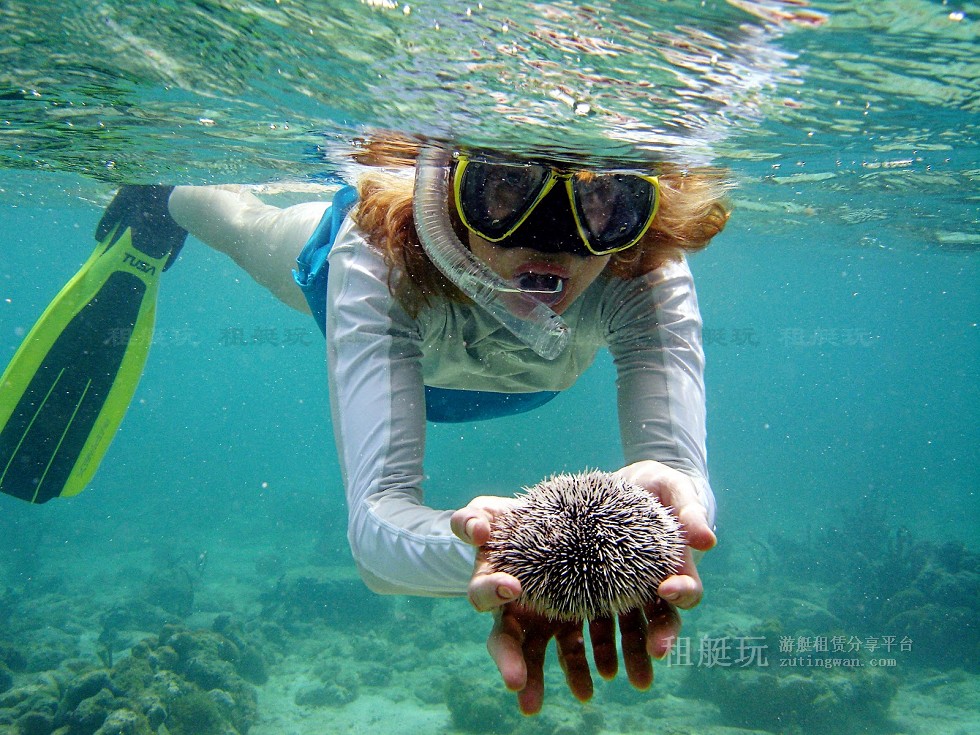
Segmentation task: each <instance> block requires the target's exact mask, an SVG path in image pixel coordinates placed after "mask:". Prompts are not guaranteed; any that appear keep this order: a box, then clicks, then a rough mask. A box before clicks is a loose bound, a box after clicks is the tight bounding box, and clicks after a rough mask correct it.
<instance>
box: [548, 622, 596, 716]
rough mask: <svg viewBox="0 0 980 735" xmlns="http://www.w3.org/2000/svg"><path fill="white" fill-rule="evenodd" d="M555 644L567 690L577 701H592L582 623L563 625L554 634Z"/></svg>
mask: <svg viewBox="0 0 980 735" xmlns="http://www.w3.org/2000/svg"><path fill="white" fill-rule="evenodd" d="M555 642H556V643H557V644H558V662H559V663H560V664H561V669H562V671H564V672H565V682H566V683H567V684H568V689H569V690H570V691H571V692H572V695H573V696H574V697H575V698H576V699H577V700H578V701H580V702H588V701H589V700H590V699H592V691H593V688H592V672H591V671H590V670H589V661H588V659H587V658H586V656H585V638H584V637H583V635H582V623H580V622H577V623H563V624H562V625H561V626H559V628H558V630H557V631H556V632H555Z"/></svg>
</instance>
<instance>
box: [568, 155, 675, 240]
mask: <svg viewBox="0 0 980 735" xmlns="http://www.w3.org/2000/svg"><path fill="white" fill-rule="evenodd" d="M572 192H573V195H574V196H573V199H574V200H575V215H576V217H577V218H578V220H579V224H580V225H581V226H582V229H583V234H584V235H586V236H587V237H588V243H589V246H590V248H591V250H592V252H593V253H595V254H596V255H602V254H605V253H614V252H616V251H617V250H623V249H625V248H627V247H630V246H631V245H634V244H635V243H636V241H637V240H639V238H640V237H641V236H642V235H643V233H644V232H646V229H647V228H648V227H649V226H650V222H651V220H652V219H653V215H654V214H655V213H656V210H657V197H658V195H659V192H658V191H657V187H656V185H655V184H654V183H653V182H651V181H649V180H647V179H644V178H641V177H639V176H630V175H626V174H602V175H595V176H588V177H582V178H577V179H575V180H574V181H573V183H572Z"/></svg>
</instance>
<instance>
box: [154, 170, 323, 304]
mask: <svg viewBox="0 0 980 735" xmlns="http://www.w3.org/2000/svg"><path fill="white" fill-rule="evenodd" d="M329 206H330V203H329V202H304V203H302V204H296V205H293V206H291V207H287V208H285V209H282V208H279V207H275V206H272V205H269V204H265V203H264V202H263V201H262V200H260V199H259V198H258V197H256V196H255V195H254V194H252V193H251V192H250V191H248V190H247V189H246V188H245V187H242V186H231V185H229V186H178V187H176V188H175V189H174V190H173V193H172V194H171V195H170V202H169V209H170V215H171V216H172V217H173V218H174V220H176V222H177V224H179V225H180V226H181V227H183V228H184V229H185V230H187V231H188V232H190V233H191V234H192V235H194V236H195V237H196V238H198V239H199V240H201V241H202V242H204V243H205V244H206V245H208V246H210V247H212V248H214V249H215V250H218V251H220V252H222V253H225V254H226V255H228V256H229V257H231V259H232V260H234V261H235V262H236V263H237V264H238V265H239V266H241V267H242V268H243V269H244V270H245V272H246V273H248V274H249V275H250V276H251V277H252V278H253V279H255V281H256V282H258V283H259V284H260V285H262V286H264V287H265V288H267V289H269V291H270V292H272V294H273V295H274V296H275V297H276V298H278V299H279V300H280V301H282V302H284V303H285V304H286V305H288V306H291V307H293V308H294V309H296V310H297V311H301V312H303V313H305V314H308V313H309V311H310V309H309V307H308V306H307V305H306V299H305V298H304V297H303V293H302V292H301V291H300V290H299V289H298V288H296V283H295V282H294V281H293V268H294V267H295V266H296V256H297V255H299V252H300V250H302V248H303V246H304V245H305V244H306V241H307V240H309V239H310V235H312V234H313V230H314V229H316V226H317V224H319V222H320V220H321V219H322V218H323V213H324V212H325V211H326V209H327V207H329Z"/></svg>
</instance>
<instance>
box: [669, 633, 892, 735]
mask: <svg viewBox="0 0 980 735" xmlns="http://www.w3.org/2000/svg"><path fill="white" fill-rule="evenodd" d="M779 631H780V628H779V626H778V624H773V625H769V626H767V627H765V628H759V629H755V630H753V631H751V632H750V636H749V637H750V638H751V639H752V641H753V645H759V646H760V647H761V648H762V649H763V650H765V651H766V652H768V653H767V654H765V655H764V656H763V657H762V661H760V660H756V661H754V662H753V663H752V664H751V665H742V664H741V663H737V662H732V661H726V662H724V663H720V664H719V665H717V666H699V667H697V668H692V669H691V671H690V674H689V677H688V681H687V688H688V691H689V693H692V694H694V695H696V696H698V697H699V698H701V699H704V700H707V701H710V702H711V703H713V704H714V705H716V706H717V707H718V709H719V711H720V712H721V715H722V717H723V718H724V720H725V724H726V725H731V726H735V727H746V728H757V729H760V730H767V731H771V732H777V733H793V734H794V735H795V733H798V732H806V733H808V734H809V735H848V734H849V733H855V734H856V733H867V732H869V730H868V727H869V723H877V726H878V727H880V728H881V729H882V731H886V730H887V717H888V710H889V706H890V705H891V701H892V699H893V698H894V697H895V694H896V693H897V691H898V682H897V680H896V679H895V677H894V676H892V675H891V674H890V673H888V672H886V671H885V670H884V669H881V668H875V667H873V666H869V665H867V661H865V660H863V659H860V658H858V661H860V664H861V665H858V664H857V663H854V658H853V657H852V655H850V654H849V655H848V658H851V661H852V664H851V665H842V664H836V665H835V664H834V662H833V657H834V656H837V657H839V658H841V657H842V655H841V654H813V655H806V656H801V657H796V658H794V657H774V656H773V653H774V652H776V651H779V637H780V636H779ZM707 638H708V639H709V640H724V639H726V638H730V637H729V636H707ZM763 642H764V645H763ZM784 662H785V663H787V664H791V665H785V666H784V665H783V664H784Z"/></svg>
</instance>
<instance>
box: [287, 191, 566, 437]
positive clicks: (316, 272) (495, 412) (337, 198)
mask: <svg viewBox="0 0 980 735" xmlns="http://www.w3.org/2000/svg"><path fill="white" fill-rule="evenodd" d="M355 204H357V189H355V188H354V187H353V186H345V187H343V188H342V189H340V190H339V191H338V192H337V193H336V194H334V197H333V202H332V204H331V206H330V208H329V209H328V210H327V211H326V212H324V214H323V218H322V219H321V220H320V224H319V225H317V228H316V229H315V230H314V231H313V234H312V235H311V236H310V239H309V241H307V243H306V245H305V246H304V247H303V251H302V252H301V253H300V254H299V257H298V258H297V259H296V270H294V271H293V278H294V279H295V280H296V284H297V285H298V286H299V287H300V288H301V289H302V291H303V295H304V296H306V303H308V304H309V305H310V310H311V311H312V312H313V318H314V319H316V323H317V325H318V326H319V327H320V331H321V332H323V333H324V335H325V334H326V332H327V272H328V269H329V265H328V262H327V256H328V255H329V254H330V248H331V247H332V246H333V243H334V240H336V239H337V233H338V232H339V231H340V228H341V226H342V225H343V224H344V219H345V218H346V217H347V214H348V213H349V212H350V210H351V209H353V207H354V205H355ZM557 395H558V391H539V392H537V393H494V392H492V391H482V390H456V389H453V388H434V387H432V386H429V385H427V386H425V417H426V419H428V420H429V421H433V422H436V423H460V422H463V421H482V420H484V419H494V418H498V417H501V416H512V415H514V414H518V413H524V412H525V411H532V410H534V409H535V408H538V407H539V406H543V405H544V404H545V403H547V402H548V401H550V400H551V399H552V398H554V397H555V396H557Z"/></svg>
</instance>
